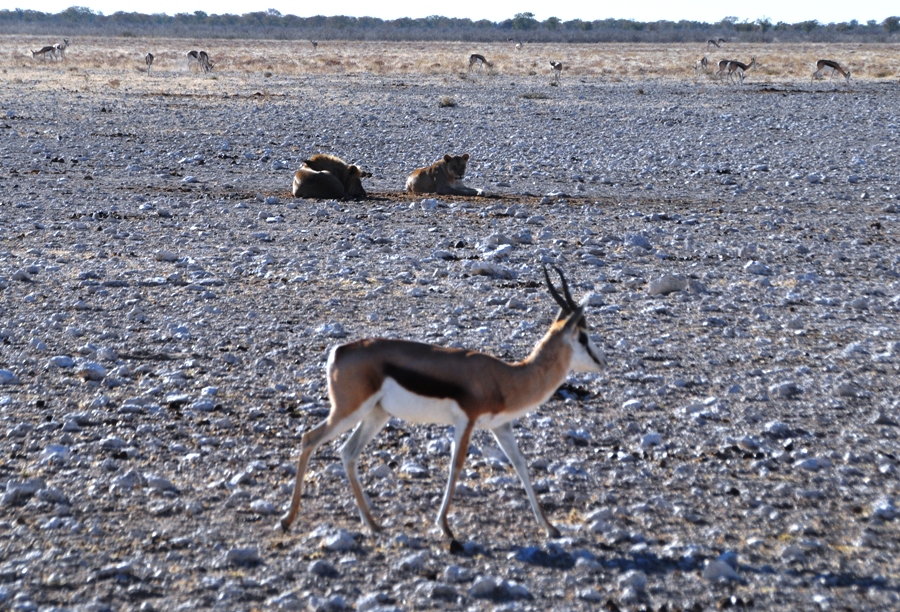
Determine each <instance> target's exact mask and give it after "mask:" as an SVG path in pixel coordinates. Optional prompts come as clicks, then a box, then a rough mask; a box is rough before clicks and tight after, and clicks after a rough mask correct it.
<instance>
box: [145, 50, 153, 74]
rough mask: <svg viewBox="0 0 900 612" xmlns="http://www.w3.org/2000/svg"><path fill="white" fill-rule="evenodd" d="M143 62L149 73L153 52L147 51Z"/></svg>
mask: <svg viewBox="0 0 900 612" xmlns="http://www.w3.org/2000/svg"><path fill="white" fill-rule="evenodd" d="M144 63H146V64H147V74H150V67H151V66H152V65H153V54H152V53H148V54H147V55H145V56H144Z"/></svg>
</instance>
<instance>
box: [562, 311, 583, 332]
mask: <svg viewBox="0 0 900 612" xmlns="http://www.w3.org/2000/svg"><path fill="white" fill-rule="evenodd" d="M582 318H584V304H581V305H580V306H579V307H578V308H576V309H575V310H574V311H573V312H572V314H570V315H569V316H568V318H567V319H566V324H565V325H564V326H563V329H564V330H565V331H566V332H569V333H571V332H572V331H574V329H575V327H577V326H578V323H579V322H580V321H581V319H582Z"/></svg>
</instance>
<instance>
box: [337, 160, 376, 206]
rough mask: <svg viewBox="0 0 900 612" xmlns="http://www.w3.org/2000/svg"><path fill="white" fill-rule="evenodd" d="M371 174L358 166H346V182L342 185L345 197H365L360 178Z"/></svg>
mask: <svg viewBox="0 0 900 612" xmlns="http://www.w3.org/2000/svg"><path fill="white" fill-rule="evenodd" d="M367 176H372V174H371V173H369V172H363V171H362V170H360V169H359V167H358V166H350V167H349V168H347V183H346V185H344V189H345V191H346V193H345V197H347V198H352V199H365V198H366V190H365V189H363V186H362V179H363V178H364V177H367Z"/></svg>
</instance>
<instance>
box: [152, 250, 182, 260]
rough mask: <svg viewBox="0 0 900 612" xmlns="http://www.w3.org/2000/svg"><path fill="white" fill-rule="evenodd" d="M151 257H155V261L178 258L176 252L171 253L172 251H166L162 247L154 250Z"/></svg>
mask: <svg viewBox="0 0 900 612" xmlns="http://www.w3.org/2000/svg"><path fill="white" fill-rule="evenodd" d="M153 258H154V259H156V261H169V262H171V261H177V260H178V255H176V254H175V253H173V252H172V251H166V250H162V249H161V250H159V251H156V252H155V253H154V254H153Z"/></svg>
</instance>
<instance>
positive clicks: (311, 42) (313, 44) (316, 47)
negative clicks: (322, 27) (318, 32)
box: [309, 40, 319, 53]
mask: <svg viewBox="0 0 900 612" xmlns="http://www.w3.org/2000/svg"><path fill="white" fill-rule="evenodd" d="M309 44H311V45H312V48H313V53H315V52H316V51H317V50H318V49H319V43H318V42H317V41H315V40H311V41H309Z"/></svg>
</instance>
